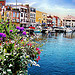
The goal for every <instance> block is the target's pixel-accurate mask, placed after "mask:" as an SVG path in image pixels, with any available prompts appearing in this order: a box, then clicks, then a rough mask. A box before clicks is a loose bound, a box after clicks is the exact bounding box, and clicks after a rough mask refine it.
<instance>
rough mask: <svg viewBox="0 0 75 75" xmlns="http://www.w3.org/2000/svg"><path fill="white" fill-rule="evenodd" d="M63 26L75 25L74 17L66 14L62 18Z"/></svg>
mask: <svg viewBox="0 0 75 75" xmlns="http://www.w3.org/2000/svg"><path fill="white" fill-rule="evenodd" d="M63 26H65V27H75V17H74V16H71V15H68V16H67V17H64V18H63Z"/></svg>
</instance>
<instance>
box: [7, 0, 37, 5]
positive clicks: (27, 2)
mask: <svg viewBox="0 0 75 75" xmlns="http://www.w3.org/2000/svg"><path fill="white" fill-rule="evenodd" d="M10 4H11V5H16V3H9V2H7V3H6V5H10ZM21 4H23V5H25V4H29V5H30V6H33V5H34V4H36V2H32V3H31V2H28V1H26V2H25V3H17V5H21Z"/></svg>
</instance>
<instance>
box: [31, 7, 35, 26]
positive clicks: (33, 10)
mask: <svg viewBox="0 0 75 75" xmlns="http://www.w3.org/2000/svg"><path fill="white" fill-rule="evenodd" d="M30 25H32V26H34V27H35V25H36V9H35V8H33V7H30Z"/></svg>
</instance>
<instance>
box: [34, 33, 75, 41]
mask: <svg viewBox="0 0 75 75" xmlns="http://www.w3.org/2000/svg"><path fill="white" fill-rule="evenodd" d="M61 34H62V35H63V36H62V37H64V38H69V39H73V38H75V33H48V34H45V33H36V34H35V35H36V37H35V41H45V40H47V38H54V39H57V37H58V36H60V35H61Z"/></svg>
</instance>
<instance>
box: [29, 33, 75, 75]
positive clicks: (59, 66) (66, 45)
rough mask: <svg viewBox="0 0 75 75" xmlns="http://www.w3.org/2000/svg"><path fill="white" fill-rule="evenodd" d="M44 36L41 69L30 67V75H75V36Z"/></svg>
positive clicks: (69, 34)
mask: <svg viewBox="0 0 75 75" xmlns="http://www.w3.org/2000/svg"><path fill="white" fill-rule="evenodd" d="M51 35H52V36H51V37H48V36H47V35H45V36H44V35H43V36H44V37H42V36H41V37H40V38H43V39H42V43H44V41H45V40H47V41H46V42H45V45H44V46H43V47H42V49H43V50H44V51H42V53H41V55H40V57H41V59H40V61H39V62H38V64H40V67H35V66H33V67H30V68H29V73H28V74H30V75H75V34H71V33H68V34H66V35H65V34H63V33H61V34H59V33H58V34H51Z"/></svg>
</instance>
